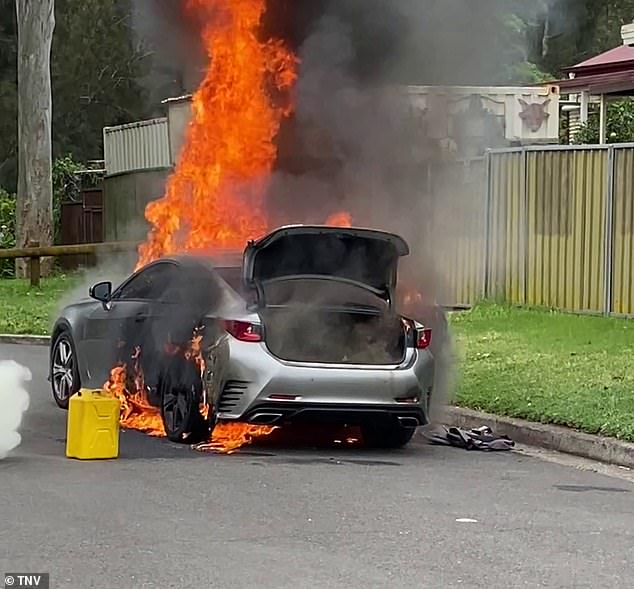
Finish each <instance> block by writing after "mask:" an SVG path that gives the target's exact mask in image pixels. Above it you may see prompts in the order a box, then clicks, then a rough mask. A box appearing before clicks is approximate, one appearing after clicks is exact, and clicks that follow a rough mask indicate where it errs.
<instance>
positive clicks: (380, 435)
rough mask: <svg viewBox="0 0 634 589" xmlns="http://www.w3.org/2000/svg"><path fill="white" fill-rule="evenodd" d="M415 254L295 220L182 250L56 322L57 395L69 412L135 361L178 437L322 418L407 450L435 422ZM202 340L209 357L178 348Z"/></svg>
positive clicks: (95, 292)
mask: <svg viewBox="0 0 634 589" xmlns="http://www.w3.org/2000/svg"><path fill="white" fill-rule="evenodd" d="M408 254H409V248H408V245H407V243H406V242H405V241H404V240H403V239H402V238H401V237H399V236H397V235H394V234H390V233H386V232H382V231H375V230H369V229H359V228H336V227H322V226H292V227H283V228H280V229H278V230H276V231H273V232H272V233H270V234H269V235H267V236H266V237H264V238H262V239H260V240H258V241H254V242H250V243H249V244H248V245H247V247H246V249H245V251H244V252H237V253H231V252H223V253H220V252H215V254H214V255H209V256H207V255H204V254H188V255H182V256H174V257H170V258H165V259H161V260H158V261H156V262H153V263H151V264H148V265H147V266H145V267H143V268H141V269H140V270H138V271H137V272H135V273H134V274H133V275H132V276H130V277H129V278H128V279H127V280H125V281H124V282H123V283H122V284H121V285H120V286H118V287H117V288H116V289H113V288H112V285H111V284H110V283H109V282H102V283H98V284H96V285H94V286H93V287H92V288H91V289H90V297H89V298H87V299H84V300H82V301H79V302H77V303H75V304H73V305H70V306H68V307H66V308H65V309H64V310H63V311H62V313H61V315H60V317H59V318H58V320H57V322H56V324H55V326H54V330H53V337H52V340H51V350H50V379H51V385H52V393H53V398H54V399H55V401H56V403H57V404H58V405H59V406H60V407H62V408H66V407H67V406H68V400H69V398H70V396H71V395H72V394H73V393H74V392H75V391H77V390H78V389H79V388H80V387H82V386H83V387H94V388H99V387H101V386H103V383H104V382H106V381H107V380H108V378H109V375H110V373H111V370H112V368H113V366H116V365H123V366H125V365H126V364H127V365H128V366H129V362H130V358H134V361H135V366H136V372H137V376H136V377H135V379H136V380H135V383H136V384H137V386H138V382H142V386H143V391H142V395H143V397H144V398H147V400H148V402H149V404H150V405H152V406H153V407H155V408H156V411H157V412H159V413H160V416H161V420H162V422H163V427H164V429H165V433H166V435H167V436H168V437H169V438H170V439H171V440H173V441H181V442H187V443H194V442H197V441H201V440H204V439H207V438H208V437H209V435H210V432H211V431H212V430H213V428H214V427H215V425H216V424H217V423H218V422H219V421H221V420H222V421H237V422H243V423H250V424H257V425H262V426H282V425H284V424H286V423H289V422H294V423H297V422H312V423H315V422H317V423H328V424H347V425H356V426H360V427H361V431H362V433H363V437H364V441H365V443H366V444H369V445H372V446H379V447H401V446H404V445H406V444H407V443H408V442H409V441H410V439H411V438H412V435H413V434H414V431H415V429H416V427H418V426H420V425H424V424H426V423H427V422H428V410H429V403H430V398H431V394H432V386H433V382H434V358H433V356H432V354H431V352H430V349H429V345H430V341H431V332H430V330H429V329H427V328H426V327H425V326H424V325H421V324H420V323H418V322H416V321H414V320H411V319H409V318H406V317H403V316H402V315H399V314H398V313H397V312H396V310H395V309H394V303H393V301H394V292H395V288H396V281H397V273H398V262H399V259H400V258H401V257H403V256H406V255H408ZM194 333H197V334H199V335H200V337H201V338H202V341H199V343H198V349H200V356H199V357H198V360H199V361H198V362H194V361H193V360H192V357H191V355H190V356H189V357H188V356H187V355H183V354H179V353H178V352H177V351H178V350H185V349H188V342H191V340H192V334H194ZM189 348H191V345H189ZM139 372H140V373H141V374H142V378H141V379H139V378H138V373H139ZM128 373H130V370H128ZM137 392H138V391H137Z"/></svg>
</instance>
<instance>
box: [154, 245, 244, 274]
mask: <svg viewBox="0 0 634 589" xmlns="http://www.w3.org/2000/svg"><path fill="white" fill-rule="evenodd" d="M157 261H159V262H160V261H164V262H166V261H167V262H169V261H172V262H175V263H177V264H180V265H182V266H189V267H192V266H198V267H200V266H203V267H205V268H206V269H211V270H213V269H214V268H240V267H241V266H242V252H241V251H239V250H220V251H215V252H212V253H209V254H206V253H201V252H196V253H184V254H177V255H174V256H169V257H164V258H161V259H160V260H157Z"/></svg>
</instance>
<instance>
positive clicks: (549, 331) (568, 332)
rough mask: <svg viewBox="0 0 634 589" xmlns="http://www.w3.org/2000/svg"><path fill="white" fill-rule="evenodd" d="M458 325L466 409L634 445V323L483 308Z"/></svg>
mask: <svg viewBox="0 0 634 589" xmlns="http://www.w3.org/2000/svg"><path fill="white" fill-rule="evenodd" d="M451 323H452V327H453V332H454V335H455V337H456V340H457V348H458V354H459V357H460V367H459V369H460V370H459V382H458V393H457V403H458V404H459V405H462V406H466V407H470V408H473V409H479V410H482V411H488V412H490V413H496V414H499V415H507V416H511V417H520V418H525V419H529V420H533V421H540V422H543V423H555V424H560V425H566V426H569V427H574V428H577V429H580V430H583V431H586V432H589V433H601V434H605V435H610V436H615V437H618V438H621V439H627V440H631V441H634V321H630V320H626V319H614V318H605V317H589V316H577V315H570V314H564V313H556V312H549V311H542V310H528V309H517V308H511V307H505V306H498V305H482V306H478V307H476V308H475V309H474V310H472V311H470V312H466V313H461V314H454V315H453V316H452V319H451Z"/></svg>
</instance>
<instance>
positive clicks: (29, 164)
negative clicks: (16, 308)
mask: <svg viewBox="0 0 634 589" xmlns="http://www.w3.org/2000/svg"><path fill="white" fill-rule="evenodd" d="M16 15H17V23H18V194H17V203H16V204H17V206H16V209H17V210H16V242H17V244H16V245H17V246H18V247H24V246H26V245H28V243H29V242H30V241H31V240H33V241H38V242H39V243H40V244H41V245H49V244H51V243H52V239H53V185H52V168H53V165H52V151H51V117H52V93H51V43H52V39H53V31H54V29H55V14H54V0H38V1H37V2H32V1H31V0H16ZM25 270H26V264H25V263H24V261H22V260H20V261H18V265H17V266H16V271H17V273H18V275H24V274H25ZM45 271H46V270H45Z"/></svg>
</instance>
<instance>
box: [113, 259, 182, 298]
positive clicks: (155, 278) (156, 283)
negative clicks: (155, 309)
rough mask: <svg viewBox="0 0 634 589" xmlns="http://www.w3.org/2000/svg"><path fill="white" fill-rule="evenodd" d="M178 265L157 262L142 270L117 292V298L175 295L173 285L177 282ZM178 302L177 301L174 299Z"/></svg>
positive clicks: (171, 296) (172, 296)
mask: <svg viewBox="0 0 634 589" xmlns="http://www.w3.org/2000/svg"><path fill="white" fill-rule="evenodd" d="M178 276H179V271H178V267H177V266H176V265H174V264H170V263H159V264H155V265H153V266H150V267H149V268H147V269H145V270H142V271H141V272H140V273H139V274H137V275H136V276H135V277H134V278H132V279H131V280H130V281H129V282H127V283H126V284H125V285H124V286H123V287H122V288H121V289H120V290H119V292H118V293H117V295H116V298H117V300H122V301H125V300H150V301H154V300H160V299H162V298H163V297H164V296H165V295H167V294H169V296H170V298H174V297H175V290H174V285H175V284H178V282H179V281H178ZM174 302H179V301H176V300H175V301H174Z"/></svg>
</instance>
